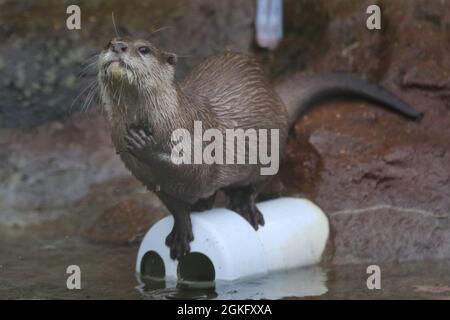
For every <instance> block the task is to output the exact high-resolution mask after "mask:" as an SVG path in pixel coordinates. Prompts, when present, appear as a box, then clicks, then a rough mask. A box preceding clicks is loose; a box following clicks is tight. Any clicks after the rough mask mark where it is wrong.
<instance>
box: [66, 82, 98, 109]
mask: <svg viewBox="0 0 450 320" xmlns="http://www.w3.org/2000/svg"><path fill="white" fill-rule="evenodd" d="M97 85H98V84H97V79H94V80H92V81H91V82H90V83H89V84H88V85H87V86H86V88H84V89H83V90H81V92H80V93H79V94H78V95H77V96H76V97H75V99H74V100H73V101H72V103H71V105H70V107H69V112H72V111H73V107H74V105H75V102H77V100H78V99H79V98H80V97H81V95H83V94H84V93H85V92H86V91H87V92H89V91H88V90H91V89H92V88H93V87H95V86H97Z"/></svg>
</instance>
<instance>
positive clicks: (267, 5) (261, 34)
mask: <svg viewBox="0 0 450 320" xmlns="http://www.w3.org/2000/svg"><path fill="white" fill-rule="evenodd" d="M255 29H256V42H257V43H258V45H259V46H260V47H262V48H269V49H271V50H273V49H275V48H276V47H277V46H278V43H279V42H280V41H281V39H282V38H283V1H282V0H258V2H257V8H256V21H255Z"/></svg>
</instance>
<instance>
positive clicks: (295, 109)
mask: <svg viewBox="0 0 450 320" xmlns="http://www.w3.org/2000/svg"><path fill="white" fill-rule="evenodd" d="M176 63H177V56H176V55H175V54H173V53H169V52H165V51H163V50H161V49H160V48H159V47H158V46H156V45H154V44H153V43H151V42H149V41H146V40H133V39H122V38H115V39H112V40H111V41H110V42H109V43H108V44H107V46H106V47H105V48H104V49H103V51H102V52H101V54H100V56H99V61H98V66H99V74H98V80H99V83H100V95H101V100H102V104H103V107H104V109H105V110H106V114H107V117H108V120H109V123H110V127H111V136H112V141H113V144H114V146H115V148H116V150H117V152H118V154H119V155H120V158H121V159H122V161H123V162H124V164H125V166H126V167H127V168H128V169H129V170H130V171H131V173H132V174H133V175H134V176H135V177H136V178H137V179H138V180H140V181H141V182H142V183H143V184H144V185H145V186H146V187H147V189H149V190H150V191H153V192H155V193H156V194H157V196H158V197H159V199H160V200H161V201H162V202H163V203H164V205H165V206H166V207H167V209H168V210H169V212H170V213H171V214H172V215H173V218H174V224H173V229H172V231H171V232H170V233H169V235H168V236H167V238H166V245H167V246H169V247H170V255H171V257H172V259H180V258H181V257H182V256H184V255H185V254H186V253H188V252H189V250H190V245H189V244H190V242H191V241H192V240H193V239H194V236H193V233H192V226H191V220H190V212H191V211H197V210H204V209H207V208H210V207H211V206H212V204H213V202H214V199H215V195H216V193H217V192H218V191H219V190H222V191H224V192H225V194H226V195H227V197H228V198H229V204H230V209H232V210H233V211H235V212H237V213H238V214H240V215H241V216H242V217H243V218H245V219H246V220H247V221H248V222H249V223H250V224H251V225H252V226H253V227H254V229H255V230H257V229H258V226H263V225H264V218H263V216H262V214H261V213H260V212H259V210H258V209H257V207H256V205H255V203H256V199H257V197H258V194H259V193H260V192H261V190H262V188H263V187H264V185H265V184H266V183H267V182H268V181H270V179H271V176H266V175H261V174H260V170H259V169H260V165H259V164H246V165H242V164H241V165H237V164H212V165H210V164H181V165H176V164H174V163H173V162H172V161H171V157H170V155H171V151H172V148H173V146H174V142H173V141H172V140H171V135H172V132H173V131H174V130H175V129H178V128H185V129H187V130H189V132H193V124H194V121H202V123H203V127H204V129H205V130H206V129H209V128H215V129H218V130H220V131H221V132H224V131H225V130H226V129H228V128H242V129H249V128H252V129H278V130H279V141H278V142H279V151H280V154H282V151H283V147H284V145H285V143H286V140H287V137H288V133H289V130H290V126H291V125H292V124H293V123H294V121H295V120H296V119H297V118H298V117H299V116H300V115H301V114H302V113H303V112H304V111H305V110H307V109H308V107H310V106H313V105H315V104H316V103H317V102H318V101H319V100H323V99H326V98H329V97H334V96H346V95H348V96H355V97H360V98H366V99H370V100H372V101H375V102H378V103H380V104H381V105H383V106H385V107H388V108H390V109H392V110H394V111H396V112H398V113H400V114H402V115H404V116H406V117H408V118H410V119H417V118H419V117H420V114H419V113H418V112H416V111H415V110H413V109H412V108H411V107H410V106H409V105H408V104H407V103H406V102H404V101H403V100H401V99H400V98H398V97H396V96H395V95H393V94H392V93H390V92H388V91H387V90H385V89H383V88H381V87H379V86H377V85H375V84H373V83H370V82H368V81H365V80H362V79H359V78H357V77H355V76H352V75H347V74H328V75H314V76H307V75H305V76H301V77H299V78H298V79H297V81H296V84H295V86H296V87H295V88H293V89H294V91H295V95H294V98H293V99H291V100H290V101H285V102H286V104H287V106H286V105H285V102H283V100H282V99H281V98H280V95H279V94H278V93H277V92H276V91H275V90H274V87H273V86H272V85H271V83H270V82H269V81H268V78H266V76H265V74H264V72H263V70H262V68H261V66H260V65H259V64H258V62H257V61H256V60H255V59H254V58H252V57H251V56H248V55H245V54H241V53H235V52H231V51H225V52H221V53H218V54H215V55H212V56H210V57H208V58H207V59H206V60H205V61H203V62H202V63H200V64H199V65H198V66H196V67H194V68H193V69H192V70H191V72H190V74H188V75H187V76H186V77H185V78H184V80H183V81H181V82H179V83H178V82H177V81H176V80H175V66H176Z"/></svg>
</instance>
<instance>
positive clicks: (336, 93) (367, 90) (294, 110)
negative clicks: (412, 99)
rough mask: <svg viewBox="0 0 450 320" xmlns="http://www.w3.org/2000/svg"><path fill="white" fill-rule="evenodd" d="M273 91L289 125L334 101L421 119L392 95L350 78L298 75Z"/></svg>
mask: <svg viewBox="0 0 450 320" xmlns="http://www.w3.org/2000/svg"><path fill="white" fill-rule="evenodd" d="M276 90H277V92H278V94H279V95H280V97H281V99H282V100H283V102H284V103H285V104H286V107H287V108H288V113H289V124H290V125H292V124H293V123H294V122H295V120H296V119H297V118H298V117H300V116H301V115H302V114H303V113H304V112H305V111H306V110H307V109H308V108H309V107H311V106H313V105H314V104H316V103H318V102H321V101H323V100H325V99H328V98H333V97H351V98H362V99H366V100H370V101H373V102H376V103H379V104H381V105H383V106H385V107H387V108H389V109H391V110H393V111H396V112H398V113H400V114H402V115H404V116H406V117H408V118H410V119H414V120H415V119H418V118H420V117H421V116H422V114H421V113H419V112H417V111H415V110H414V109H412V108H411V107H410V106H409V105H408V104H407V103H406V102H405V101H403V100H402V99H400V98H399V97H397V96H395V95H394V94H393V93H391V92H389V91H387V90H386V89H384V88H382V87H380V86H378V85H376V84H374V83H371V82H369V81H367V80H363V79H360V78H358V77H356V76H353V75H350V74H340V73H332V74H326V75H301V74H299V75H296V76H294V78H291V79H289V81H286V82H284V83H283V82H282V83H280V84H279V85H278V86H277V87H276Z"/></svg>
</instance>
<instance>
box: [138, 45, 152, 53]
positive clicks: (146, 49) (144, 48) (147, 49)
mask: <svg viewBox="0 0 450 320" xmlns="http://www.w3.org/2000/svg"><path fill="white" fill-rule="evenodd" d="M138 51H139V52H140V53H142V54H148V53H150V48H149V47H145V46H143V47H139V48H138Z"/></svg>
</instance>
